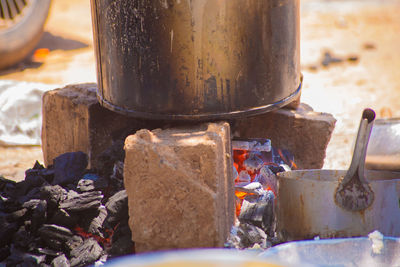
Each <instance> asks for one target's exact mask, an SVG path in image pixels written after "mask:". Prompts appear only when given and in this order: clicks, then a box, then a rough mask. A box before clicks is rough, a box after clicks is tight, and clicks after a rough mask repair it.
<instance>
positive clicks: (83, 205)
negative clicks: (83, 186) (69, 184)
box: [59, 191, 103, 212]
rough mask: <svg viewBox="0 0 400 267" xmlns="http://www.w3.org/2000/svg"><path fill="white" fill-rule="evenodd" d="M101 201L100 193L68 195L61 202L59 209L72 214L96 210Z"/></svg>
mask: <svg viewBox="0 0 400 267" xmlns="http://www.w3.org/2000/svg"><path fill="white" fill-rule="evenodd" d="M70 192H71V191H70ZM102 199H103V195H102V193H101V192H100V191H92V192H85V193H82V194H74V193H71V194H70V193H68V197H67V199H64V200H62V201H61V202H60V205H59V207H60V208H61V209H65V210H66V211H74V212H77V211H84V210H88V209H97V208H98V207H99V206H100V205H101V200H102Z"/></svg>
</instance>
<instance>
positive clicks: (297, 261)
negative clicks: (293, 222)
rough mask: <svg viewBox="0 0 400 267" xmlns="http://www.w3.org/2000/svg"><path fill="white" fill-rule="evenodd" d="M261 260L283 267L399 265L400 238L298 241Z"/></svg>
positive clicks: (263, 255)
mask: <svg viewBox="0 0 400 267" xmlns="http://www.w3.org/2000/svg"><path fill="white" fill-rule="evenodd" d="M374 233H375V232H374ZM377 233H378V232H377ZM378 234H379V233H378ZM372 240H374V241H372ZM260 257H261V258H263V259H266V260H268V261H271V262H278V263H279V264H282V265H283V266H335V267H337V266H345V267H348V266H368V267H371V266H379V267H383V266H400V238H394V237H383V236H382V238H381V239H379V238H376V239H370V238H368V237H357V238H338V239H321V240H307V241H295V242H289V243H285V244H281V245H278V246H275V247H273V248H270V249H268V250H267V251H265V252H263V253H261V254H260Z"/></svg>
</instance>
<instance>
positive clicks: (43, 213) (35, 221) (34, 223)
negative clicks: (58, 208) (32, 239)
mask: <svg viewBox="0 0 400 267" xmlns="http://www.w3.org/2000/svg"><path fill="white" fill-rule="evenodd" d="M46 220H47V202H46V200H41V201H40V202H39V203H38V204H37V206H36V208H35V209H34V210H33V213H32V216H31V231H33V232H36V231H37V230H38V229H39V227H41V226H42V225H43V224H44V223H45V222H46Z"/></svg>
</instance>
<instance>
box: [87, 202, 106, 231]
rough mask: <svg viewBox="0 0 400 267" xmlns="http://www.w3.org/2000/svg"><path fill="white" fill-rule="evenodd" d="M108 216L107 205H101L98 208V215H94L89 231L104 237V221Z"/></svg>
mask: <svg viewBox="0 0 400 267" xmlns="http://www.w3.org/2000/svg"><path fill="white" fill-rule="evenodd" d="M106 217H107V209H106V207H105V206H103V205H101V206H100V207H99V208H98V209H97V215H96V217H94V218H93V219H92V220H91V221H90V224H89V226H88V229H87V232H89V233H91V234H95V235H98V236H100V237H104V236H103V233H102V228H103V223H104V220H105V219H106Z"/></svg>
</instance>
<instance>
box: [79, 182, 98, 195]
mask: <svg viewBox="0 0 400 267" xmlns="http://www.w3.org/2000/svg"><path fill="white" fill-rule="evenodd" d="M76 189H77V191H78V192H80V193H83V192H89V191H93V190H94V189H95V187H94V181H93V180H89V179H81V180H79V182H78V185H77V186H76Z"/></svg>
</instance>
